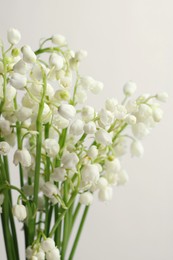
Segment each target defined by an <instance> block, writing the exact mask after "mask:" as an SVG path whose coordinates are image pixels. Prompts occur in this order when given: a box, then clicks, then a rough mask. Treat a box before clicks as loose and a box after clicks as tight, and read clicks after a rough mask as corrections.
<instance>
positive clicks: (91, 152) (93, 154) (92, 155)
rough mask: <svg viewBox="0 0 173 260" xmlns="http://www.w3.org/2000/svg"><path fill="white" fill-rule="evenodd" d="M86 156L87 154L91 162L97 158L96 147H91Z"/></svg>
mask: <svg viewBox="0 0 173 260" xmlns="http://www.w3.org/2000/svg"><path fill="white" fill-rule="evenodd" d="M87 154H88V156H89V157H90V158H91V159H92V160H94V159H96V158H97V156H98V149H97V147H96V146H95V145H92V146H91V147H90V148H89V149H88V151H87Z"/></svg>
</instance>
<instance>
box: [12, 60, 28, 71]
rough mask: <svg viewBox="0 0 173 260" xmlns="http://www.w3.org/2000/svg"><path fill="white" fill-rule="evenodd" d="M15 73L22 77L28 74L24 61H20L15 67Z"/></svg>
mask: <svg viewBox="0 0 173 260" xmlns="http://www.w3.org/2000/svg"><path fill="white" fill-rule="evenodd" d="M13 71H14V72H16V73H19V74H22V75H25V74H26V71H27V65H26V63H25V62H24V61H23V60H19V61H18V62H17V63H16V64H15V65H14V66H13Z"/></svg>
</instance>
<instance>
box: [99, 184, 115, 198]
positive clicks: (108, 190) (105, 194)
mask: <svg viewBox="0 0 173 260" xmlns="http://www.w3.org/2000/svg"><path fill="white" fill-rule="evenodd" d="M112 196H113V190H112V187H110V186H107V187H105V188H104V189H100V190H99V193H98V197H99V200H101V201H110V200H111V199H112Z"/></svg>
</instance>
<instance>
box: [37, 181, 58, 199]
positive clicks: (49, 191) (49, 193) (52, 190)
mask: <svg viewBox="0 0 173 260" xmlns="http://www.w3.org/2000/svg"><path fill="white" fill-rule="evenodd" d="M41 190H42V192H43V193H44V195H45V196H46V197H48V198H52V197H53V195H56V194H58V188H57V187H56V186H55V185H54V184H53V183H51V182H50V181H47V182H45V184H44V185H43V186H42V187H41Z"/></svg>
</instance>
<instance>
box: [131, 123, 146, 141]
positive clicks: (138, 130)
mask: <svg viewBox="0 0 173 260" xmlns="http://www.w3.org/2000/svg"><path fill="white" fill-rule="evenodd" d="M132 132H133V134H134V136H135V137H136V138H138V139H142V138H143V137H144V136H146V135H148V134H149V132H150V131H149V129H148V128H147V126H146V125H145V124H144V123H142V122H140V123H137V124H135V125H133V126H132Z"/></svg>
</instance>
